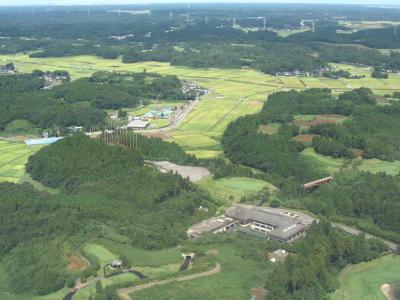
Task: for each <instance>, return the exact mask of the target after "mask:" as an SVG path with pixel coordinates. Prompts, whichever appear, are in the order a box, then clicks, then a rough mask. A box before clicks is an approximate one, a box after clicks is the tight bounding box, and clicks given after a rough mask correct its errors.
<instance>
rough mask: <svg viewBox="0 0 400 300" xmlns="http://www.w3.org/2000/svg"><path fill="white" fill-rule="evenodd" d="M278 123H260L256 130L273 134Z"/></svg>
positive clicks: (277, 128) (276, 129)
mask: <svg viewBox="0 0 400 300" xmlns="http://www.w3.org/2000/svg"><path fill="white" fill-rule="evenodd" d="M280 126H281V125H280V124H268V125H260V127H258V131H259V132H262V133H266V134H275V133H277V132H278V130H279V127H280Z"/></svg>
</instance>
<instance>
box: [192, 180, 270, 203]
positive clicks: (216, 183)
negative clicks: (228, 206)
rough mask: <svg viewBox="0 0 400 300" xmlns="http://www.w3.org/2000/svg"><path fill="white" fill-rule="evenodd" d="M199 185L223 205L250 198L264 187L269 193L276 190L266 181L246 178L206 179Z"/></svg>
mask: <svg viewBox="0 0 400 300" xmlns="http://www.w3.org/2000/svg"><path fill="white" fill-rule="evenodd" d="M199 185H200V186H201V187H203V188H205V189H206V190H208V191H209V192H210V193H211V195H212V196H213V197H214V198H216V199H218V200H220V201H223V202H224V203H229V202H230V200H233V202H238V201H239V200H240V199H241V198H242V197H246V198H250V197H252V196H255V195H256V194H257V192H259V191H261V190H262V189H263V188H266V187H268V188H269V190H270V191H271V192H275V191H276V190H277V188H276V187H274V186H273V185H272V184H270V183H268V182H266V181H263V180H259V179H255V178H246V177H231V178H221V179H217V180H214V179H212V178H206V179H204V180H202V181H200V182H199Z"/></svg>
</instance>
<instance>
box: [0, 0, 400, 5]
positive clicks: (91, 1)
mask: <svg viewBox="0 0 400 300" xmlns="http://www.w3.org/2000/svg"><path fill="white" fill-rule="evenodd" d="M168 3H265V4H268V3H273V4H279V3H281V4H346V5H352V4H353V5H380V6H382V5H393V6H400V3H399V0H383V1H379V0H351V1H346V0H283V1H282V0H268V1H265V0H252V1H244V0H225V1H224V0H223V1H211V0H172V1H171V0H142V1H138V0H14V1H10V0H0V6H35V5H65V6H67V5H129V4H144V5H146V4H168Z"/></svg>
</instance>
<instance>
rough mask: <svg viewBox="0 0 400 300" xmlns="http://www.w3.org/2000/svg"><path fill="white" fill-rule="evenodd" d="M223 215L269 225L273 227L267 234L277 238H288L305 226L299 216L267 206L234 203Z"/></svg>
mask: <svg viewBox="0 0 400 300" xmlns="http://www.w3.org/2000/svg"><path fill="white" fill-rule="evenodd" d="M225 216H227V217H229V218H232V219H235V220H240V221H243V222H251V221H255V222H259V223H262V224H266V225H270V226H272V227H274V229H273V230H272V231H270V232H269V233H268V235H270V236H273V237H276V238H278V239H286V238H289V237H290V236H292V235H293V234H296V233H297V232H299V231H301V230H303V229H304V228H305V227H306V225H305V224H303V223H302V222H301V221H302V218H301V216H299V215H297V214H295V213H288V212H284V211H282V210H275V209H272V208H267V207H257V206H250V205H243V204H235V205H234V206H232V207H230V208H228V209H227V211H226V212H225Z"/></svg>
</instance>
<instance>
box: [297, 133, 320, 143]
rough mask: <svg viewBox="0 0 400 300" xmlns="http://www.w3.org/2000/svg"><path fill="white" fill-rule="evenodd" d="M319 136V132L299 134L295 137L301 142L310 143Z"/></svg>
mask: <svg viewBox="0 0 400 300" xmlns="http://www.w3.org/2000/svg"><path fill="white" fill-rule="evenodd" d="M316 136H318V135H317V134H299V135H297V136H295V137H294V138H293V140H294V141H296V142H299V143H305V144H310V143H312V140H313V139H314V138H315V137H316Z"/></svg>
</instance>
